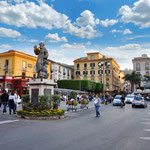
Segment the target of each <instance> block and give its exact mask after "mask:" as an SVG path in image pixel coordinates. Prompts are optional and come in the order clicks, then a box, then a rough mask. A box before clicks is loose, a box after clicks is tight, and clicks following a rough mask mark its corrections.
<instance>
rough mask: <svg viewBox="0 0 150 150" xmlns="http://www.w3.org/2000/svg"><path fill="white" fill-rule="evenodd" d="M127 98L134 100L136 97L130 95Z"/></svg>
mask: <svg viewBox="0 0 150 150" xmlns="http://www.w3.org/2000/svg"><path fill="white" fill-rule="evenodd" d="M126 98H134V96H132V95H128V96H127V97H126Z"/></svg>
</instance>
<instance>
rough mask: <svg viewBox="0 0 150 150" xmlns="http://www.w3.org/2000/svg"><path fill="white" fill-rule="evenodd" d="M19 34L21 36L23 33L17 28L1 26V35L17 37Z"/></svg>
mask: <svg viewBox="0 0 150 150" xmlns="http://www.w3.org/2000/svg"><path fill="white" fill-rule="evenodd" d="M18 36H21V33H19V32H18V31H16V30H12V29H7V28H0V37H10V38H15V37H18Z"/></svg>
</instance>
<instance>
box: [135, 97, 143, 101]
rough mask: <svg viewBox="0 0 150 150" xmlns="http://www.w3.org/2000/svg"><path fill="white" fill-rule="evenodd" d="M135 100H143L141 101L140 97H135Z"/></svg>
mask: <svg viewBox="0 0 150 150" xmlns="http://www.w3.org/2000/svg"><path fill="white" fill-rule="evenodd" d="M135 100H136V101H141V100H143V99H142V97H135Z"/></svg>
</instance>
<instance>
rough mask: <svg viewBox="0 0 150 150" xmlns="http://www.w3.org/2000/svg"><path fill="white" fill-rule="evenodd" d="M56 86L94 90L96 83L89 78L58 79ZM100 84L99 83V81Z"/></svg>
mask: <svg viewBox="0 0 150 150" xmlns="http://www.w3.org/2000/svg"><path fill="white" fill-rule="evenodd" d="M57 84H58V88H62V89H73V90H82V91H93V92H94V91H95V88H96V83H95V82H93V81H91V80H58V81H57ZM99 84H100V83H99Z"/></svg>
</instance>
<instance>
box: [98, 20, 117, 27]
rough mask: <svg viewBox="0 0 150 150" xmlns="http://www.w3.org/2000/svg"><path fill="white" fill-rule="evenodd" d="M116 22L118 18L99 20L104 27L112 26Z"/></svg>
mask: <svg viewBox="0 0 150 150" xmlns="http://www.w3.org/2000/svg"><path fill="white" fill-rule="evenodd" d="M116 23H118V20H114V19H111V20H109V19H105V20H101V21H100V24H101V25H102V26H104V27H108V26H113V25H115V24H116Z"/></svg>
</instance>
